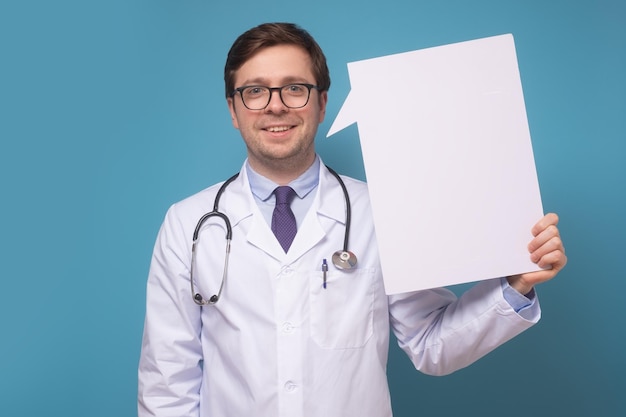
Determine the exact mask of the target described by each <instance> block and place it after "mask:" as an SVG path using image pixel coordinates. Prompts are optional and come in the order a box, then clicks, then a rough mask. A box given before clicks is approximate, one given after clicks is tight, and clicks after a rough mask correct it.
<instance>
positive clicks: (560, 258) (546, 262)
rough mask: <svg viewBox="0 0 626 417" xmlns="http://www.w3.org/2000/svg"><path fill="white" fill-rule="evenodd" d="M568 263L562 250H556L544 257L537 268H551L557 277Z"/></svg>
mask: <svg viewBox="0 0 626 417" xmlns="http://www.w3.org/2000/svg"><path fill="white" fill-rule="evenodd" d="M566 263H567V256H566V255H565V253H563V252H562V251H560V250H555V251H552V252H548V253H546V254H545V255H543V256H542V257H541V258H540V259H539V260H538V261H537V266H538V267H539V268H549V269H551V270H552V271H553V272H554V274H555V275H556V273H557V272H559V271H560V270H561V269H563V267H564V266H565V264H566Z"/></svg>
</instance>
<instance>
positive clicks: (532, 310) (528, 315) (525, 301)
mask: <svg viewBox="0 0 626 417" xmlns="http://www.w3.org/2000/svg"><path fill="white" fill-rule="evenodd" d="M500 283H501V285H502V296H503V297H504V299H505V300H506V302H507V303H509V305H510V306H511V308H512V309H513V310H515V312H516V313H517V314H519V315H520V316H522V317H523V318H525V319H526V320H533V318H534V317H537V316H538V315H539V305H538V304H539V303H538V302H537V294H536V293H535V289H534V288H533V289H532V290H531V291H530V292H529V293H528V294H526V295H522V294H520V293H519V291H517V290H516V289H515V288H513V287H511V286H510V285H509V282H508V281H507V279H506V278H500Z"/></svg>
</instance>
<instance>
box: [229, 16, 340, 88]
mask: <svg viewBox="0 0 626 417" xmlns="http://www.w3.org/2000/svg"><path fill="white" fill-rule="evenodd" d="M285 44H287V45H296V46H300V47H301V48H303V49H304V50H305V51H307V52H308V54H309V56H310V57H311V61H312V62H313V68H312V70H313V75H314V76H315V82H316V84H317V86H318V87H319V88H320V90H321V91H327V90H328V89H329V88H330V74H329V72H328V66H327V65H326V57H325V56H324V53H323V52H322V48H320V46H319V45H318V44H317V42H316V41H315V39H313V37H312V36H311V35H310V34H309V32H307V31H306V30H304V29H302V28H301V27H299V26H297V25H295V24H293V23H264V24H261V25H259V26H256V27H254V28H252V29H250V30H248V31H246V32H244V33H243V34H241V35H240V36H239V37H238V38H237V40H235V42H234V43H233V46H231V48H230V51H228V57H227V58H226V65H225V66H224V84H225V87H226V97H230V95H231V93H232V92H233V91H234V89H235V81H234V79H235V72H236V71H237V70H238V69H239V68H241V66H242V65H243V64H245V62H246V61H247V60H248V59H250V58H251V57H252V56H253V55H254V54H256V53H257V52H259V50H260V49H261V48H267V47H270V46H276V45H285Z"/></svg>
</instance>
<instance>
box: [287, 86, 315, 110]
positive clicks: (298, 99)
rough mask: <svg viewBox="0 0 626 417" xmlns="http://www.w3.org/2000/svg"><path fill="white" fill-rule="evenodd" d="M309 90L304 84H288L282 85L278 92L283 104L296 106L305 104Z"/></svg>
mask: <svg viewBox="0 0 626 417" xmlns="http://www.w3.org/2000/svg"><path fill="white" fill-rule="evenodd" d="M310 91H311V90H310V89H309V87H308V86H306V85H304V84H290V85H286V86H284V87H283V88H282V89H281V90H280V94H281V97H282V99H283V103H285V106H287V107H291V108H298V107H304V106H306V103H307V102H308V101H309V92H310Z"/></svg>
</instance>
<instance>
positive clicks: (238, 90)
mask: <svg viewBox="0 0 626 417" xmlns="http://www.w3.org/2000/svg"><path fill="white" fill-rule="evenodd" d="M292 85H297V86H301V87H306V89H307V96H306V101H305V102H304V104H303V105H302V106H295V107H294V106H289V105H287V103H285V100H284V99H283V88H285V87H289V86H292ZM251 87H258V88H266V89H268V90H269V91H270V95H269V96H268V98H267V103H266V104H265V106H263V107H260V108H258V109H257V108H254V109H253V108H251V107H249V106H248V105H247V104H246V100H244V98H243V90H245V89H247V88H251ZM311 90H317V91H322V89H321V88H320V87H318V86H316V85H315V84H307V83H289V84H285V85H283V86H280V87H268V86H266V85H255V84H253V85H244V86H241V87H237V88H235V90H234V91H233V92H232V93H230V96H231V97H234V96H235V94H237V93H239V97H241V102H242V103H243V105H244V106H245V107H246V109H248V110H265V109H266V108H267V106H269V104H270V102H271V101H272V94H273V93H274V91H278V97H280V101H281V103H283V105H284V106H285V107H287V108H288V109H301V108H303V107H305V106H306V105H307V104H309V100H310V99H311Z"/></svg>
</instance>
